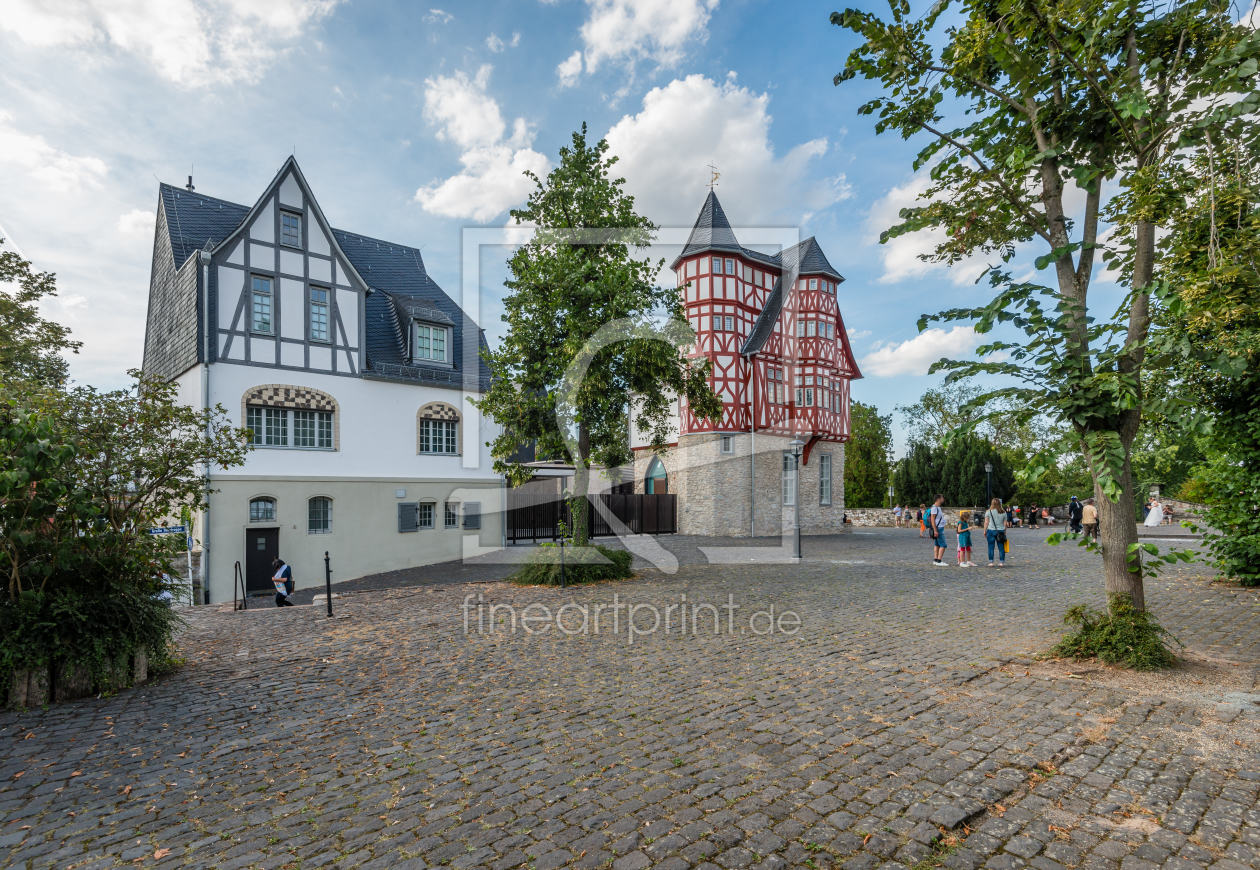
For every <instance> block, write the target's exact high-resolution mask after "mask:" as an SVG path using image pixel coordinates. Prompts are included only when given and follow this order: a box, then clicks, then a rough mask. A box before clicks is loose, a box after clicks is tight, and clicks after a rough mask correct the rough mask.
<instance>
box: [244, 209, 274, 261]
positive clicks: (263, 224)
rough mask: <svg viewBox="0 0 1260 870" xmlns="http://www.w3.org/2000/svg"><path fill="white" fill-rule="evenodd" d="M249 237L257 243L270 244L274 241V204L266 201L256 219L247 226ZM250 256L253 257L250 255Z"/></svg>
mask: <svg viewBox="0 0 1260 870" xmlns="http://www.w3.org/2000/svg"><path fill="white" fill-rule="evenodd" d="M249 237H250V238H251V239H255V240H256V241H259V242H267V243H268V244H271V243H273V242H275V240H276V203H275V200H267V202H266V203H265V204H264V205H263V207H262V208H261V209H260V210H259V212H258V217H256V218H255V219H254V222H253V223H252V224H250V225H249ZM250 256H253V255H252V254H251V255H250Z"/></svg>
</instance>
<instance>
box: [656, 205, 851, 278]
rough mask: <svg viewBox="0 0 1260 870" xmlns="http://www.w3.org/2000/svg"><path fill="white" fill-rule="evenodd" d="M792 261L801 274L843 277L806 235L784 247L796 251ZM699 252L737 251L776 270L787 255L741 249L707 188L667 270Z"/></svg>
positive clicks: (814, 240) (729, 223)
mask: <svg viewBox="0 0 1260 870" xmlns="http://www.w3.org/2000/svg"><path fill="white" fill-rule="evenodd" d="M797 249H799V251H798V252H797V255H796V260H795V261H796V263H797V265H798V266H799V267H800V268H799V274H802V275H826V276H828V277H829V278H834V279H836V280H837V281H843V280H844V276H843V275H841V274H840V273H839V272H837V271H836V270H835V269H834V268H833V267H832V265H831V263H830V262H828V261H827V255H826V254H824V253H823V252H822V248H821V247H819V245H818V241H817V240H816V239H815V238H814V237H813V236H810V237H809V238H808V239H806V240H805V241H803V242H801V243H800V244H797V245H794V246H793V247H792V248H789V249H788V250H793V251H796V250H797ZM702 251H725V252H729V253H732V254H740V255H742V256H744V257H747V258H748V259H750V260H754V261H756V262H761V263H765V264H766V265H768V266H773V267H774V268H776V269H783V268H784V266H783V262H784V261H783V257H784V255H786V254H787V251H784V252H782V253H779V254H763V253H761V252H760V251H754V250H752V249H751V248H745V247H744V246H743V245H741V244H740V243H739V240H738V239H736V238H735V231H734V230H733V229H731V222H730V221H729V220H727V219H726V212H725V211H723V210H722V204H721V203H720V202H718V198H717V194H715V193H714V192H713V191H711V190H710V191H709V195H708V196H706V197H705V198H704V205H703V206H702V207H701V208H700V216H699V217H697V218H696V223H695V226H693V227H692V228H691V235H690V236H688V237H687V244H686V245H685V246H684V247H683V250H682V253H681V254H679V255H678V256H677V257H675V258H674V262H673V263H672V264H671V265H670V268H671V269H677V268H678V264H679V263H681V262H682V261H683V260H684V259H686V258H687V257H690V256H692V255H693V254H699V253H701V252H702Z"/></svg>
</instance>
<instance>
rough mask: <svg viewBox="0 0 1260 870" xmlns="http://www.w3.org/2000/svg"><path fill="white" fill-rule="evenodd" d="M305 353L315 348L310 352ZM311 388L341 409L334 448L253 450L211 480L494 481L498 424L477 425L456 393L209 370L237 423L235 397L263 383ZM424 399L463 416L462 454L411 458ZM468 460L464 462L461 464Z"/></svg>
mask: <svg viewBox="0 0 1260 870" xmlns="http://www.w3.org/2000/svg"><path fill="white" fill-rule="evenodd" d="M311 351H312V355H313V354H314V351H315V348H314V347H312V348H311ZM273 383H280V384H288V385H291V386H295V387H312V388H314V389H317V390H322V391H323V392H325V393H328V394H329V395H330V396H332V397H333V398H334V399H336V400H337V403H338V407H339V408H340V409H341V414H340V420H339V421H338V426H339V429H340V446H341V449H340V450H337V451H327V450H291V449H288V450H286V449H275V448H270V449H269V448H265V447H259V448H256V449H254V450H253V451H251V452H250V453H249V455H248V458H247V459H246V460H245V464H244V465H243V466H241V467H239V468H235V469H231V470H229V471H224V472H219V473H218V475H217V476H224V477H231V476H234V475H244V476H262V477H269V476H274V475H281V476H291V475H298V476H318V477H325V478H327V477H331V478H339V477H350V478H355V477H382V478H383V477H395V476H402V477H416V478H420V477H423V478H430V479H431V478H437V479H443V478H451V479H455V478H458V479H470V478H472V479H486V480H497V479H498V478H499V476H498V475H496V474H495V473H494V468H493V466H494V460H493V459H492V458H491V457H490V448H489V447H487V446H486V445H485V442H487V441H493V440H494V439H495V438H496V437H497V436H498V434H499V431H498V427H497V426H496V425H495V424H494V423H493V422H490V421H483V420H482V417H481V414H480V412H478V411H477V409H476V408H474V407H472V405H471V404H470V403H468V402H466V401H464V400H463V395H464V394H463V393H461V392H459V391H457V390H443V389H438V388H436V387H430V386H424V385H411V384H397V383H390V382H382V381H371V380H363V379H359V378H347V377H338V376H336V375H326V374H320V373H317V372H293V371H284V370H275V369H262V368H254V367H252V366H238V365H215V366H212V367H211V371H210V396H211V400H212V401H213V402H218V403H222V405H223V406H224V407H225V408H226V409H227V410H228V415H229V417H230V418H231V419H232V420H233V421H234V422H235V423H236V425H238V426H243V425H244V421H242V420H240V419H239V418H240V416H241V397H242V396H244V394H245V393H246V391H248V390H250V389H252V388H253V387H257V386H261V385H264V384H273ZM428 402H446V403H448V404H453V405H456V406H458V407H459V409H460V414H461V416H462V417H463V431H464V433H465V435H464V438H463V446H464V449H465V451H466V454H467V455H466V457H465V456H461V455H455V456H436V455H428V454H426V455H419V454H417V453H416V411H418V410H419V409H420V406H422V405H424V404H426V403H428ZM465 458H467V460H468V462H467V463H466V462H465Z"/></svg>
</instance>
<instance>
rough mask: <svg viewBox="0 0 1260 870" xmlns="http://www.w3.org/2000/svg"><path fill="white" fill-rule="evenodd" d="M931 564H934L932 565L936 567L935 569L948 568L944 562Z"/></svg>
mask: <svg viewBox="0 0 1260 870" xmlns="http://www.w3.org/2000/svg"><path fill="white" fill-rule="evenodd" d="M933 564H934V565H936V567H937V568H948V567H949V566H948V565H946V564H945V563H944V562H934V563H933Z"/></svg>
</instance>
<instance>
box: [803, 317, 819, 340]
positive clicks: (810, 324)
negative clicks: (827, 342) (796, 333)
mask: <svg viewBox="0 0 1260 870" xmlns="http://www.w3.org/2000/svg"><path fill="white" fill-rule="evenodd" d="M816 325H817V324H816V323H815V321H813V320H806V321H805V335H806V337H807V338H813V337H814V335H815V333H816V332H817V330H816V328H815V327H816Z"/></svg>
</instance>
